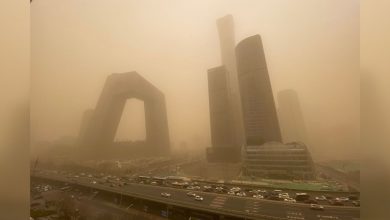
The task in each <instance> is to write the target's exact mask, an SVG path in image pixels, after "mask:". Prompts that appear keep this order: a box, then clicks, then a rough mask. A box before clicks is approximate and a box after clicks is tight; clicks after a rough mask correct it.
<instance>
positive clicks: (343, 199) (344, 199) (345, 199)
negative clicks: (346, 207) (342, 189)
mask: <svg viewBox="0 0 390 220" xmlns="http://www.w3.org/2000/svg"><path fill="white" fill-rule="evenodd" d="M338 200H340V201H341V202H347V201H348V200H349V198H347V197H340V198H339V199H338Z"/></svg>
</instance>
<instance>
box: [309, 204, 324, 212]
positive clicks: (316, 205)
mask: <svg viewBox="0 0 390 220" xmlns="http://www.w3.org/2000/svg"><path fill="white" fill-rule="evenodd" d="M310 209H313V210H321V211H323V210H324V206H322V205H318V204H310Z"/></svg>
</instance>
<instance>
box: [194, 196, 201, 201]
mask: <svg viewBox="0 0 390 220" xmlns="http://www.w3.org/2000/svg"><path fill="white" fill-rule="evenodd" d="M195 200H196V201H203V197H202V196H195Z"/></svg>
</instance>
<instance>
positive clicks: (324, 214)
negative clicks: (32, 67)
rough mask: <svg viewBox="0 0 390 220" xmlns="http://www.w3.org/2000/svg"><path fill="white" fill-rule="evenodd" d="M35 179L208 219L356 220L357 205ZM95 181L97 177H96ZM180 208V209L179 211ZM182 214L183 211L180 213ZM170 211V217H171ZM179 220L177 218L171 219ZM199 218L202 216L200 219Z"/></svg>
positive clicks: (49, 177)
mask: <svg viewBox="0 0 390 220" xmlns="http://www.w3.org/2000/svg"><path fill="white" fill-rule="evenodd" d="M31 178H32V179H33V180H34V179H41V180H44V181H52V182H57V183H64V184H65V183H68V184H72V185H75V186H77V187H82V188H84V189H90V190H94V191H99V192H104V193H110V194H112V195H115V196H117V197H118V198H120V199H121V200H122V198H124V197H126V198H137V199H141V200H145V201H149V202H153V203H157V204H160V206H159V207H163V208H162V209H167V210H168V208H169V209H171V210H176V212H182V214H181V215H182V216H187V218H183V219H188V218H189V216H191V215H192V214H191V213H204V214H205V216H207V215H208V216H210V218H209V219H253V220H255V219H259V220H263V219H264V220H265V219H274V220H291V219H295V220H306V219H307V220H328V219H332V220H358V219H360V208H357V207H334V206H325V210H324V211H317V210H311V209H310V208H309V205H308V204H300V203H286V202H280V201H271V200H264V199H254V198H248V197H237V196H228V195H225V194H216V193H207V192H196V193H197V194H199V195H201V196H202V197H203V198H204V200H203V201H196V200H194V199H193V198H192V197H189V196H187V194H186V193H187V192H188V190H184V189H176V188H169V187H161V186H152V185H144V184H135V183H130V184H128V185H125V186H122V187H111V186H107V185H103V184H98V183H96V184H93V183H91V181H92V180H91V179H90V178H77V180H74V179H69V178H67V177H65V176H61V175H57V174H42V173H39V174H33V175H32V177H31ZM96 180H97V179H96ZM161 192H167V193H170V194H171V195H172V196H171V197H169V198H164V197H161V195H160V194H161ZM178 210H180V211H178ZM183 213H184V214H183ZM174 215H175V214H174V213H173V217H174ZM173 219H179V218H173ZM201 219H202V218H201Z"/></svg>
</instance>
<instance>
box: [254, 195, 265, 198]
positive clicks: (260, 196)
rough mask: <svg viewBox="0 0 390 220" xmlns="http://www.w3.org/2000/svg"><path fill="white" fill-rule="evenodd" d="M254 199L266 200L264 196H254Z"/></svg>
mask: <svg viewBox="0 0 390 220" xmlns="http://www.w3.org/2000/svg"><path fill="white" fill-rule="evenodd" d="M253 198H256V199H264V196H262V195H253Z"/></svg>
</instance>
